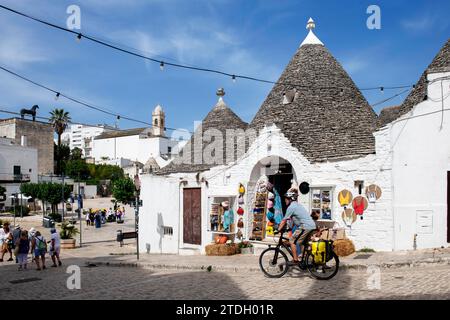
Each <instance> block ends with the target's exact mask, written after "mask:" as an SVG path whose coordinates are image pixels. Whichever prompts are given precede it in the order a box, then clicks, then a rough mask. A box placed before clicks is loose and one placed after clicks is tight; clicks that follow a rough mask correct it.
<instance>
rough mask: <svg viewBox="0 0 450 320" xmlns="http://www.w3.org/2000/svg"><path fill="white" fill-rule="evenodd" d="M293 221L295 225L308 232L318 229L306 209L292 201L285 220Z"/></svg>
mask: <svg viewBox="0 0 450 320" xmlns="http://www.w3.org/2000/svg"><path fill="white" fill-rule="evenodd" d="M287 219H292V222H293V223H294V225H296V226H299V227H300V228H303V229H306V230H313V229H316V223H315V222H314V220H313V219H312V218H311V216H310V215H309V214H308V211H306V209H305V208H304V207H303V206H302V205H300V204H298V202H296V201H292V202H291V204H290V205H289V207H288V208H287V210H286V215H285V216H284V218H283V220H287Z"/></svg>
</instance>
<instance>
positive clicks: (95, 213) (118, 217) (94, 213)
mask: <svg viewBox="0 0 450 320" xmlns="http://www.w3.org/2000/svg"><path fill="white" fill-rule="evenodd" d="M85 218H86V225H87V226H95V227H96V228H100V227H101V225H102V224H105V223H106V222H117V223H122V222H123V221H124V219H125V207H117V208H115V209H114V210H113V209H112V208H109V209H108V210H106V209H100V210H93V209H89V211H88V212H86V217H85Z"/></svg>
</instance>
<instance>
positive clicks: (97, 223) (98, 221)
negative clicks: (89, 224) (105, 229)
mask: <svg viewBox="0 0 450 320" xmlns="http://www.w3.org/2000/svg"><path fill="white" fill-rule="evenodd" d="M101 220H102V217H101V215H100V212H98V211H97V212H96V213H95V228H101V226H102V221H101Z"/></svg>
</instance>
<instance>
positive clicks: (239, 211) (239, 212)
mask: <svg viewBox="0 0 450 320" xmlns="http://www.w3.org/2000/svg"><path fill="white" fill-rule="evenodd" d="M237 213H238V214H239V215H243V214H244V209H242V207H239V209H237Z"/></svg>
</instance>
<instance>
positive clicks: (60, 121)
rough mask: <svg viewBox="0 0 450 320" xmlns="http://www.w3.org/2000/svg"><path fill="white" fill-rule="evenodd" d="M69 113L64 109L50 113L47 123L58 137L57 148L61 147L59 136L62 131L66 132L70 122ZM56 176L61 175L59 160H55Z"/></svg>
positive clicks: (56, 109)
mask: <svg viewBox="0 0 450 320" xmlns="http://www.w3.org/2000/svg"><path fill="white" fill-rule="evenodd" d="M70 120H71V119H70V116H69V112H67V111H64V109H58V108H55V109H54V110H52V111H50V119H49V122H50V123H51V124H52V126H53V129H54V130H55V132H56V134H57V135H58V147H59V148H60V147H61V135H62V134H63V132H64V130H66V128H67V125H68V123H69V122H70ZM56 163H57V164H56V168H57V171H56V174H61V159H60V158H57V159H56Z"/></svg>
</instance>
